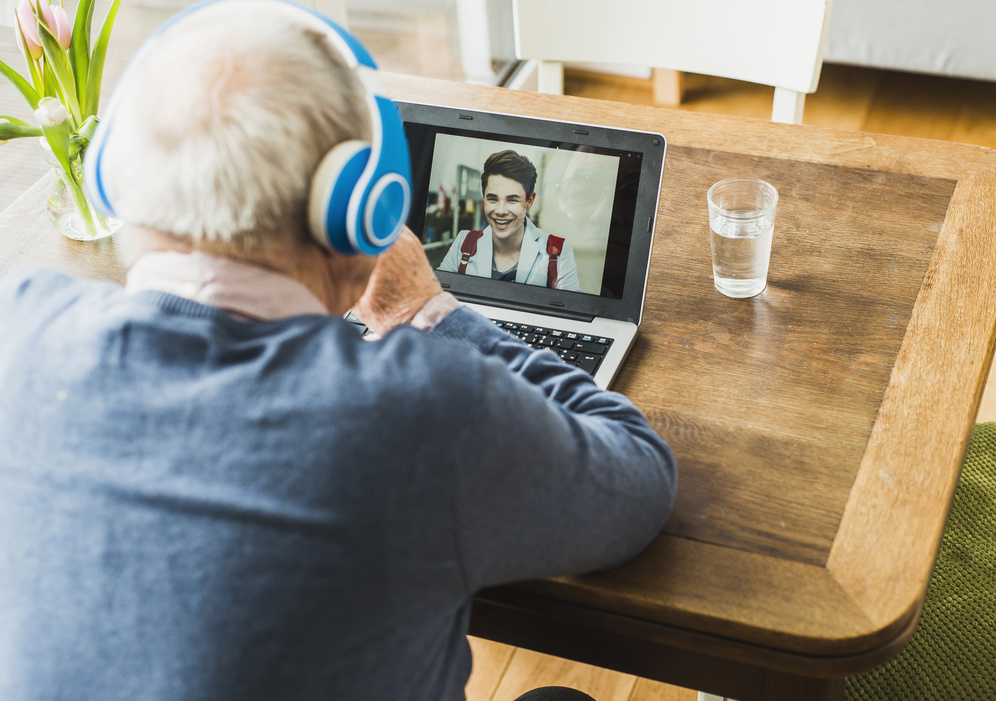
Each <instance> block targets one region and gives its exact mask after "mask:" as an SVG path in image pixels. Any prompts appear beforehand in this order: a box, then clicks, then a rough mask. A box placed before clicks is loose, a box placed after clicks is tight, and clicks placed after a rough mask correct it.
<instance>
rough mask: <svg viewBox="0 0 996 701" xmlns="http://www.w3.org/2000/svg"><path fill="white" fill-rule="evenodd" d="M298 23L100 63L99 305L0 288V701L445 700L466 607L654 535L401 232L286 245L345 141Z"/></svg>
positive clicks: (577, 410)
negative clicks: (366, 244)
mask: <svg viewBox="0 0 996 701" xmlns="http://www.w3.org/2000/svg"><path fill="white" fill-rule="evenodd" d="M289 8H291V9H289ZM301 12H303V11H302V10H300V8H297V7H294V6H289V5H286V4H284V3H281V2H255V3H239V2H233V1H226V2H220V3H215V4H213V5H209V6H207V7H206V8H202V9H199V10H196V11H194V12H193V13H191V14H188V15H186V16H184V17H183V18H181V19H179V20H177V21H176V22H174V23H173V24H171V25H170V26H169V27H168V28H167V29H165V31H163V32H162V33H161V34H160V35H159V36H157V37H156V39H155V41H154V43H153V44H151V45H149V46H147V47H146V48H145V49H143V51H142V52H141V53H140V54H139V57H138V59H137V60H136V62H135V63H133V65H132V66H131V67H130V69H129V71H128V73H127V74H126V76H125V77H124V79H123V82H122V84H121V85H120V87H119V94H118V95H117V97H116V98H115V102H114V106H113V127H112V128H111V130H110V132H109V135H108V137H107V141H106V143H104V144H103V150H102V152H101V157H102V158H103V160H104V163H103V164H102V167H103V171H102V172H103V178H104V182H103V183H102V187H103V188H104V189H105V191H106V194H107V196H108V198H109V200H110V201H111V202H112V203H113V205H114V208H115V211H116V212H117V213H118V214H119V216H121V218H123V219H124V220H125V222H126V225H127V226H126V229H125V231H124V232H123V233H122V234H120V235H119V236H120V239H119V242H118V245H119V247H121V248H123V249H124V250H125V252H126V257H127V261H126V262H127V263H128V265H129V267H130V270H129V274H128V279H127V284H126V286H125V287H124V288H123V289H122V288H120V287H118V286H116V285H113V284H109V283H100V282H92V281H82V280H77V279H73V278H70V277H67V276H65V275H62V274H59V273H56V272H52V271H44V270H29V271H18V272H16V273H14V274H12V275H10V276H8V277H7V278H6V279H4V280H2V281H0V336H2V338H3V339H4V340H3V343H2V344H0V387H2V388H3V389H2V392H0V699H4V701H33V700H36V699H37V700H38V701H41V700H45V701H51V700H53V699H72V700H74V701H87V700H94V701H97V700H99V701H113V700H116V699H120V700H125V699H127V700H128V701H133V700H134V699H142V700H143V701H166V700H170V701H179V700H187V699H211V700H212V701H223V700H225V699H233V700H235V699H238V700H239V701H250V700H254V699H260V700H262V699H266V700H267V701H276V700H278V699H279V700H280V701H289V700H298V699H336V700H337V701H347V700H348V701H355V700H360V699H383V700H384V701H402V700H405V699H425V700H427V701H428V700H431V701H452V700H457V699H463V698H464V690H463V689H464V685H465V683H466V682H467V679H468V675H469V672H470V667H471V656H470V649H469V646H468V644H467V641H466V630H467V623H468V616H469V611H470V602H471V597H472V595H473V594H474V592H475V591H477V590H478V589H480V588H482V587H486V586H491V585H496V584H500V583H503V582H510V581H513V580H521V579H526V578H537V577H549V576H555V575H566V574H571V573H582V572H585V571H590V570H597V569H602V568H608V567H612V566H614V565H616V564H619V563H621V562H623V561H624V560H626V559H627V558H629V557H631V556H633V555H634V554H636V553H637V552H639V551H640V550H641V549H642V548H643V547H644V546H645V545H646V544H647V543H648V542H649V541H650V540H651V539H652V538H653V537H654V536H655V534H656V533H657V532H658V531H659V529H660V528H661V526H662V524H663V522H664V521H665V519H666V518H667V515H668V512H669V510H670V508H671V504H672V501H673V498H674V490H675V479H676V478H675V467H674V462H673V458H672V456H671V453H670V451H669V450H668V448H667V446H666V445H665V444H664V442H663V441H662V440H661V439H660V438H659V437H658V436H657V435H655V433H654V432H653V430H651V429H650V427H649V426H648V425H647V423H646V421H645V420H644V418H643V416H642V415H641V414H640V412H639V411H638V410H637V409H636V408H635V407H634V406H632V405H631V404H630V403H629V402H628V401H627V400H626V399H625V398H623V397H621V396H619V395H617V394H613V393H610V392H604V391H601V390H599V389H597V388H596V387H595V385H594V384H593V383H592V381H591V379H590V378H589V377H588V376H587V375H585V374H584V373H582V372H581V371H579V370H577V369H574V368H570V367H568V366H566V365H564V364H561V362H560V361H559V360H558V359H557V358H556V357H555V356H554V355H553V354H552V353H549V352H547V351H542V352H534V351H531V350H530V349H529V348H527V347H526V346H524V345H522V344H521V343H519V342H518V341H517V340H515V339H513V338H511V337H508V336H506V335H504V334H503V332H501V331H499V330H496V329H495V328H494V327H493V326H492V325H491V324H490V323H489V322H488V321H487V320H485V319H484V318H482V317H480V316H478V315H476V314H475V313H474V312H472V311H470V310H468V309H467V308H465V307H462V306H460V305H459V303H457V302H456V300H455V299H453V298H452V297H451V296H450V295H449V294H447V293H444V292H443V291H442V290H441V288H440V286H439V284H438V282H437V281H436V278H435V276H434V273H433V271H432V270H431V268H430V266H429V264H428V262H427V261H426V259H425V257H424V255H423V253H422V249H421V247H420V246H419V244H418V242H417V240H416V239H415V237H414V236H413V235H412V234H411V233H409V232H406V233H404V234H403V235H402V236H401V237H400V238H399V239H398V240H397V242H396V243H395V244H394V245H393V246H391V247H390V248H389V249H388V250H387V251H386V252H384V253H383V254H382V255H380V256H379V257H369V256H365V255H345V254H343V253H340V252H337V251H336V250H335V249H334V248H329V247H328V246H326V245H325V244H324V243H321V242H319V240H318V239H316V238H315V236H313V235H312V234H313V232H312V229H313V227H312V226H310V225H309V217H308V213H307V212H308V207H309V205H308V202H309V192H310V191H311V182H312V179H313V177H316V169H317V168H318V164H319V162H320V161H321V160H322V158H323V155H324V154H325V153H326V152H328V151H330V150H332V149H333V148H334V147H336V145H337V144H340V143H342V142H349V141H353V140H359V141H361V142H363V141H369V140H370V139H371V134H370V132H371V115H370V114H369V113H368V112H367V110H366V108H365V107H364V99H365V98H364V91H365V89H364V85H363V83H362V82H361V81H360V80H359V78H358V77H357V74H356V72H355V71H354V70H353V69H352V68H350V67H349V66H347V65H346V64H345V62H344V60H343V58H342V56H341V55H340V53H339V50H338V49H337V48H335V47H334V46H333V43H332V42H330V40H329V37H328V36H326V35H325V34H323V32H322V31H320V30H317V29H316V28H315V26H314V23H313V21H311V19H310V15H308V16H307V21H305V17H304V16H301V15H299V14H296V13H301ZM350 308H352V309H354V310H355V311H357V313H358V314H359V315H360V316H361V317H362V318H363V319H364V320H365V321H366V322H367V323H368V324H369V325H370V326H371V327H372V328H373V329H374V330H376V331H377V332H378V334H379V335H380V336H381V337H382V338H381V339H380V340H376V341H364V340H363V339H362V338H361V337H360V335H359V334H358V333H357V332H356V331H355V329H354V327H353V326H352V325H351V324H349V323H347V322H345V321H344V320H343V319H342V315H343V313H344V312H346V310H348V309H350ZM543 693H544V694H547V693H550V694H555V693H558V692H554V691H550V692H543ZM564 693H565V694H569V693H570V692H564ZM534 698H540V697H539V696H536V697H534ZM550 698H553V696H550ZM572 698H573V697H572Z"/></svg>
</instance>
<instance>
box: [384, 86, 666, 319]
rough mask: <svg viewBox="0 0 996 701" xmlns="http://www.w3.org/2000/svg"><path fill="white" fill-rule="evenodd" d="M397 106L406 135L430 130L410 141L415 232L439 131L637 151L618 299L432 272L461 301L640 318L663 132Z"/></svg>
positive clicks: (420, 220)
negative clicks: (638, 160) (413, 127)
mask: <svg viewBox="0 0 996 701" xmlns="http://www.w3.org/2000/svg"><path fill="white" fill-rule="evenodd" d="M396 104H397V105H398V109H399V111H400V113H401V116H402V119H403V121H404V123H405V127H406V132H408V133H412V132H413V130H411V129H410V128H409V125H419V126H421V127H423V128H422V129H419V130H417V131H418V132H420V133H421V134H422V135H424V134H426V133H431V134H432V137H431V138H428V139H427V142H426V141H425V140H418V139H410V141H409V149H410V155H411V159H412V201H413V206H412V213H411V215H410V216H409V219H408V225H409V227H411V229H412V230H413V231H414V232H415V233H416V235H419V236H421V232H422V224H423V222H424V218H425V206H424V203H425V201H426V198H427V196H428V192H429V187H430V184H429V182H428V180H429V170H430V169H431V164H432V155H433V145H434V141H435V134H437V133H447V134H457V135H460V136H472V137H478V138H483V139H493V138H497V139H498V140H506V141H513V142H514V141H516V140H521V141H523V142H525V143H536V142H537V141H540V142H549V143H559V144H571V145H576V146H581V147H584V146H588V147H594V148H601V149H611V150H614V151H620V152H634V153H640V154H642V162H641V167H640V174H639V181H638V185H637V193H636V198H635V206H634V212H633V223H632V232H631V234H630V249H629V255H628V256H627V259H626V273H625V278H624V283H623V291H622V297H621V298H618V299H614V298H609V297H602V296H599V295H594V294H589V293H584V292H569V291H566V290H554V289H548V288H545V287H540V286H536V285H525V284H520V283H509V282H501V281H497V280H491V279H488V278H482V277H475V276H471V275H460V274H458V273H447V272H443V271H438V270H437V271H436V275H437V277H438V278H439V280H440V282H441V283H442V285H443V287H444V288H445V289H448V290H449V291H450V292H453V293H454V294H455V295H456V296H457V297H458V298H459V299H462V300H465V301H474V302H481V303H485V304H492V305H495V306H509V307H512V308H516V309H522V310H527V311H537V312H541V313H547V314H560V315H564V316H572V317H576V318H593V317H596V316H597V317H608V318H612V319H620V320H623V321H630V322H633V323H639V320H640V316H641V313H642V308H643V297H644V290H645V287H646V279H647V272H648V266H649V261H650V250H651V247H652V244H653V234H654V223H655V221H656V214H657V206H658V201H659V197H660V182H661V177H662V174H663V167H664V155H665V151H666V148H667V142H666V140H665V138H664V136H663V135H661V134H655V133H652V132H641V131H631V130H625V129H617V128H611V127H603V126H596V125H589V124H572V123H565V122H557V121H552V120H547V119H540V118H534V117H522V116H516V115H505V114H494V113H488V112H478V111H474V110H461V109H454V108H449V107H440V106H435V105H426V104H417V103H410V102H398V103H396ZM426 127H428V130H427V129H425V128H426Z"/></svg>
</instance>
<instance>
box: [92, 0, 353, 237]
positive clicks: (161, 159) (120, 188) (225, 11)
mask: <svg viewBox="0 0 996 701" xmlns="http://www.w3.org/2000/svg"><path fill="white" fill-rule="evenodd" d="M362 90H363V88H362V87H361V86H360V84H359V78H358V77H357V76H356V74H355V73H354V72H353V71H352V70H351V69H349V68H347V67H346V65H345V64H344V62H343V60H342V58H341V57H340V56H339V55H338V53H337V52H336V50H335V48H333V47H332V45H331V44H330V43H329V41H328V39H327V38H326V36H325V34H323V33H322V32H321V31H320V30H316V29H315V28H313V27H311V26H308V25H307V24H305V23H303V22H301V21H296V19H295V17H294V13H289V12H287V11H286V7H285V6H282V3H276V2H268V1H266V0H260V1H257V2H250V3H229V2H223V3H218V4H215V5H209V6H207V7H205V8H203V9H200V10H198V11H197V12H195V13H192V14H191V15H189V16H187V17H184V18H182V19H180V20H179V21H177V22H176V23H175V24H173V25H171V26H170V27H169V28H167V29H166V30H165V32H163V34H161V35H160V36H159V37H157V38H156V39H155V40H154V41H153V43H152V44H150V45H149V46H148V47H147V50H145V51H143V53H142V54H141V55H140V56H139V58H138V59H137V61H136V63H135V64H134V65H133V66H132V67H131V68H130V69H129V71H128V73H127V74H126V75H125V78H124V82H123V83H122V85H121V86H120V87H119V93H120V94H118V95H117V97H116V98H115V105H114V113H113V121H112V124H113V126H112V128H111V130H110V136H109V137H108V140H107V143H106V146H105V150H104V157H103V164H102V168H101V172H102V173H103V179H104V184H105V188H106V190H107V193H108V197H109V199H110V201H111V202H113V203H114V208H115V212H116V213H117V214H118V216H120V217H121V218H122V219H123V220H124V221H125V222H126V223H127V224H133V225H140V226H144V227H147V228H151V229H155V230H158V231H162V232H165V233H167V234H169V235H170V236H171V237H173V238H175V239H177V240H178V241H181V242H185V243H190V244H193V245H195V246H198V245H208V246H211V247H214V248H219V247H220V248H223V249H227V250H230V251H231V252H232V253H235V254H237V253H239V252H245V253H249V252H252V251H253V250H254V249H256V248H258V247H259V245H260V243H261V241H262V238H263V237H289V238H290V239H293V240H296V241H299V242H301V243H304V242H306V241H308V240H310V234H309V233H308V229H307V198H308V192H309V184H310V180H311V177H312V175H313V173H314V171H315V168H316V166H317V164H318V162H319V161H320V159H321V158H322V156H323V155H324V154H325V153H326V152H327V151H328V150H330V149H331V148H332V147H333V146H334V145H335V144H337V143H339V142H341V141H345V140H348V139H364V140H369V138H370V137H369V130H370V125H369V117H368V115H367V113H366V110H365V108H364V105H363V101H362Z"/></svg>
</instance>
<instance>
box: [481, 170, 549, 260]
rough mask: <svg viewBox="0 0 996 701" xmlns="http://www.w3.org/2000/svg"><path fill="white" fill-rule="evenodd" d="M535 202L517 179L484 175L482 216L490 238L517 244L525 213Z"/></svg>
mask: <svg viewBox="0 0 996 701" xmlns="http://www.w3.org/2000/svg"><path fill="white" fill-rule="evenodd" d="M535 199H536V193H535V192H531V193H529V194H528V195H527V194H526V190H525V188H524V187H523V186H522V183H520V182H519V181H517V180H512V179H511V178H506V177H505V176H504V175H490V176H488V185H487V187H486V188H484V217H485V218H486V219H487V220H488V224H490V225H491V234H492V236H493V237H494V238H495V239H498V240H500V241H503V242H509V243H514V242H515V241H516V240H519V241H521V239H522V233H523V232H524V231H525V226H526V213H527V212H528V211H529V208H530V207H532V206H533V200H535Z"/></svg>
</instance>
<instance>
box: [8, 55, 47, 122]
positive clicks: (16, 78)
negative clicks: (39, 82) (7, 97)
mask: <svg viewBox="0 0 996 701" xmlns="http://www.w3.org/2000/svg"><path fill="white" fill-rule="evenodd" d="M0 75H3V77H4V78H6V79H7V80H9V81H10V82H11V83H13V85H14V87H15V88H17V90H18V92H20V93H21V95H23V96H24V99H25V100H27V101H28V104H29V105H31V109H33V110H36V109H38V101H39V100H40V99H41V96H40V95H39V94H38V93H37V92H35V89H34V88H33V87H31V85H30V84H29V83H28V81H26V80H25V79H24V78H22V77H21V76H20V74H19V73H18V72H17V71H15V70H14V69H13V68H11V67H10V66H8V65H7V64H6V63H4V62H3V61H0Z"/></svg>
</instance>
